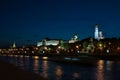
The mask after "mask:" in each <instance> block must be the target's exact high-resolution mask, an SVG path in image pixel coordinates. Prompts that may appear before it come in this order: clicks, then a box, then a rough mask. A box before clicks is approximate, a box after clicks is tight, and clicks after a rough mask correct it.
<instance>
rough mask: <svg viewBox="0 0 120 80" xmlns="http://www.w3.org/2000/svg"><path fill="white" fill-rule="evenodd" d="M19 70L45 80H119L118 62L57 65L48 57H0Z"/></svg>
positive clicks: (119, 62) (103, 61)
mask: <svg viewBox="0 0 120 80" xmlns="http://www.w3.org/2000/svg"><path fill="white" fill-rule="evenodd" d="M0 57H1V58H2V59H3V60H6V61H8V62H10V63H12V64H14V65H16V66H18V67H20V68H21V69H24V70H27V71H32V72H34V73H36V74H39V75H41V76H42V77H44V78H45V79H46V80H120V61H109V60H98V61H97V63H95V65H88V66H86V65H78V64H70V63H58V62H53V61H49V60H47V59H48V57H38V56H23V55H2V56H0Z"/></svg>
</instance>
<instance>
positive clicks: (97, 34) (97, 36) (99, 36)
mask: <svg viewBox="0 0 120 80" xmlns="http://www.w3.org/2000/svg"><path fill="white" fill-rule="evenodd" d="M94 38H95V39H97V40H100V39H104V36H103V33H102V31H99V29H98V24H96V25H95V32H94Z"/></svg>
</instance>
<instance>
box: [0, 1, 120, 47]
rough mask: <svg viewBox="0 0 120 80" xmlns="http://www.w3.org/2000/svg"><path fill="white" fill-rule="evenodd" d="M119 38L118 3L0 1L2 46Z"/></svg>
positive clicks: (119, 14)
mask: <svg viewBox="0 0 120 80" xmlns="http://www.w3.org/2000/svg"><path fill="white" fill-rule="evenodd" d="M96 23H97V24H98V25H99V29H100V30H102V31H103V34H104V36H105V37H109V38H111V37H117V38H119V37H120V1H119V0H0V28H1V29H0V46H3V45H9V46H10V45H12V44H13V42H16V44H17V45H23V44H26V43H28V44H32V43H36V42H37V41H40V40H41V39H44V38H45V37H49V38H52V39H65V40H69V39H71V37H72V36H73V35H74V34H76V33H77V34H78V36H79V38H80V39H84V38H87V37H93V36H94V27H95V24H96Z"/></svg>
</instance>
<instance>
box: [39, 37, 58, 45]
mask: <svg viewBox="0 0 120 80" xmlns="http://www.w3.org/2000/svg"><path fill="white" fill-rule="evenodd" d="M59 42H60V40H55V39H53V40H42V41H40V42H38V43H37V46H38V47H39V46H42V45H45V46H49V45H53V46H57V45H58V44H59Z"/></svg>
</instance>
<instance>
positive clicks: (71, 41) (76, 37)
mask: <svg viewBox="0 0 120 80" xmlns="http://www.w3.org/2000/svg"><path fill="white" fill-rule="evenodd" d="M76 41H78V35H77V34H75V35H74V36H73V38H72V39H71V40H69V43H75V42H76Z"/></svg>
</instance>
